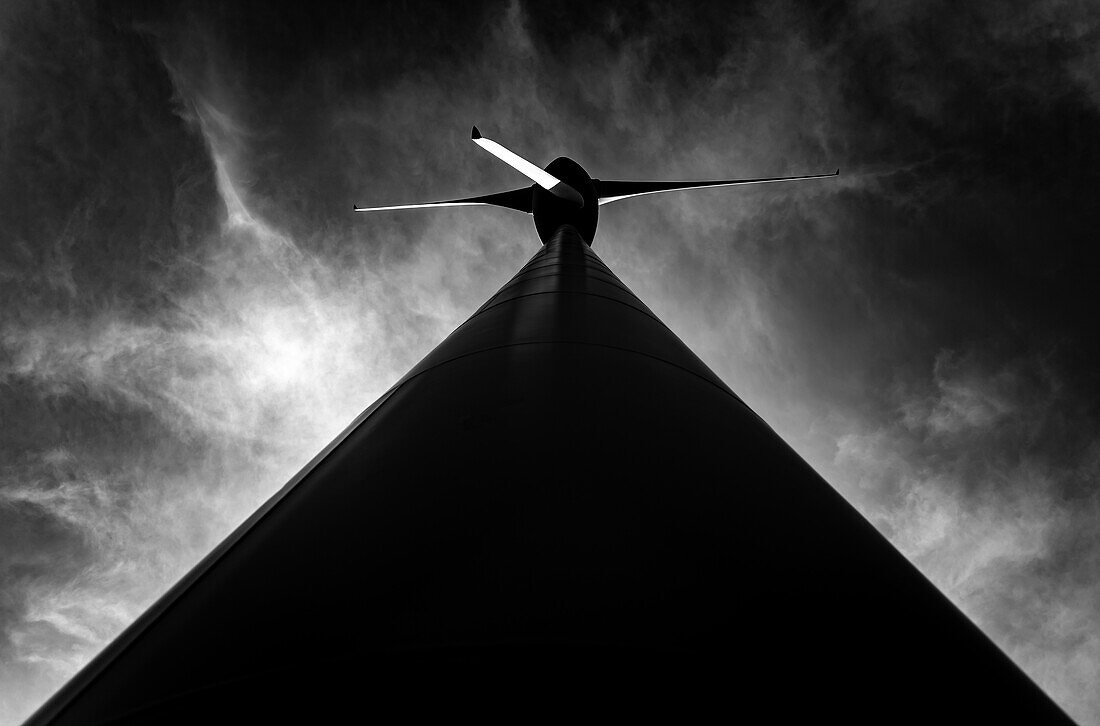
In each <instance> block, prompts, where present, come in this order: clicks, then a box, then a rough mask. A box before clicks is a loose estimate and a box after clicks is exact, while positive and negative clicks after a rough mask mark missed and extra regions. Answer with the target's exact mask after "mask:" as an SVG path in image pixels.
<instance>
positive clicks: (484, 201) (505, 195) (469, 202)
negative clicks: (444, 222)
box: [355, 187, 531, 214]
mask: <svg viewBox="0 0 1100 726" xmlns="http://www.w3.org/2000/svg"><path fill="white" fill-rule="evenodd" d="M479 204H480V205H490V206H494V207H505V208H506V209H515V210H516V211H517V212H526V213H527V214H530V213H531V187H523V188H522V189H513V190H512V191H510V192H499V193H497V194H486V195H483V196H480V197H467V198H466V199H451V200H448V201H445V202H423V203H421V204H395V205H391V206H388V207H360V206H359V205H356V206H355V211H356V212H388V211H390V210H393V209H426V208H428V207H472V206H476V205H479Z"/></svg>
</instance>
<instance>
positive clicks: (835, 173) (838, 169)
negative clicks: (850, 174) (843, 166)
mask: <svg viewBox="0 0 1100 726" xmlns="http://www.w3.org/2000/svg"><path fill="white" fill-rule="evenodd" d="M833 176H840V167H839V166H838V167H837V168H836V171H834V172H833Z"/></svg>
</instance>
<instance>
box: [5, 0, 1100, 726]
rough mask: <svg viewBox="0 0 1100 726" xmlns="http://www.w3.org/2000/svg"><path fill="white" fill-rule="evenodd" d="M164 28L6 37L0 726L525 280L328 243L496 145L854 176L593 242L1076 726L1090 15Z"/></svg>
mask: <svg viewBox="0 0 1100 726" xmlns="http://www.w3.org/2000/svg"><path fill="white" fill-rule="evenodd" d="M181 5H182V4H181ZM368 5H369V7H368ZM174 6H175V3H165V4H164V5H163V6H159V5H156V4H153V5H150V4H149V3H137V2H134V3H129V2H104V3H100V4H92V3H84V2H75V1H73V2H62V1H58V0H50V1H42V2H39V1H37V0H8V1H7V2H4V3H3V4H0V723H3V724H12V723H17V722H19V721H20V719H21V718H23V717H24V716H26V715H27V714H28V713H29V712H30V711H31V710H33V708H35V707H36V706H37V705H38V704H40V703H41V702H42V701H43V700H44V699H45V698H46V697H48V696H49V694H51V693H52V692H53V691H54V690H56V689H57V688H58V687H59V686H60V684H61V683H62V682H64V680H65V679H66V678H68V677H69V676H70V675H72V674H73V673H74V672H75V671H76V670H77V669H78V668H80V666H81V665H82V664H84V663H85V662H86V661H87V660H88V659H89V658H90V657H91V656H92V655H94V654H95V653H96V652H98V651H99V650H100V649H101V648H102V647H103V645H104V644H105V643H106V642H108V641H109V640H110V639H111V638H112V637H113V636H114V635H116V634H117V633H118V632H119V631H120V630H121V629H122V628H123V627H125V626H126V625H127V624H128V623H129V622H131V621H132V620H133V619H134V618H135V617H136V616H137V615H138V614H139V613H140V612H141V611H142V610H143V609H144V608H145V607H146V606H147V605H149V603H150V602H151V601H152V600H153V599H154V598H155V597H157V595H158V594H160V593H162V592H163V591H164V590H165V589H166V588H167V587H168V586H169V585H170V584H171V583H172V582H174V581H175V580H176V579H177V578H178V577H179V576H180V575H181V574H182V573H183V572H184V571H185V570H186V569H187V568H188V567H189V566H191V565H192V564H193V563H195V562H196V561H197V560H198V558H200V557H201V556H202V555H203V554H204V553H205V552H207V551H208V550H209V549H210V548H211V547H212V546H213V545H214V544H215V543H216V542H218V541H219V540H220V539H221V538H222V537H224V536H225V535H226V534H227V533H228V532H229V531H230V530H231V529H232V528H233V527H234V525H235V524H237V523H238V522H240V521H241V520H242V519H243V518H244V517H245V516H247V515H248V514H249V513H250V512H251V511H252V510H253V509H254V508H255V507H256V506H257V505H258V504H259V503H260V502H261V501H263V500H264V499H265V498H266V497H267V496H268V495H270V494H271V493H272V492H274V491H275V489H276V488H278V487H279V486H280V485H281V484H282V483H283V482H285V480H286V479H288V478H289V477H290V476H291V475H292V474H293V473H294V472H295V471H296V470H297V469H298V468H299V467H300V466H301V465H303V464H304V463H305V462H306V461H307V460H308V459H309V458H310V457H311V456H312V455H313V454H314V453H316V451H317V450H319V449H320V448H321V447H322V446H323V445H324V444H325V443H327V441H328V440H329V439H330V438H331V437H332V436H333V435H334V434H335V433H336V432H338V431H339V430H341V429H342V428H343V427H344V425H345V424H347V423H348V422H349V421H350V420H351V419H352V418H354V416H355V415H356V414H358V413H359V412H360V411H361V410H362V409H363V408H365V407H366V406H367V405H368V404H369V403H370V402H371V401H373V400H374V398H376V397H377V396H378V395H379V394H380V393H381V392H382V391H384V390H385V389H386V388H388V387H389V386H390V384H392V383H393V382H394V381H396V380H397V378H399V377H400V376H401V375H402V374H403V373H404V372H405V371H406V370H407V369H408V368H410V367H411V366H412V365H413V364H414V363H415V362H416V361H417V360H419V358H420V357H422V356H423V355H424V354H425V353H427V352H428V351H429V350H430V349H431V348H432V347H433V346H434V345H435V344H436V343H437V342H438V341H439V340H441V339H442V338H443V337H444V336H445V335H446V334H447V333H448V332H450V331H451V330H452V329H453V328H454V327H455V326H456V325H458V324H459V323H460V322H461V321H462V320H464V319H465V317H466V316H468V315H469V314H470V313H472V312H473V310H474V309H475V308H476V307H477V306H478V305H479V304H480V303H481V302H482V301H483V300H484V299H485V298H486V297H488V296H489V294H491V293H492V292H493V291H495V290H496V288H497V287H499V286H500V285H501V284H502V283H503V282H504V281H506V280H507V279H508V278H509V277H510V276H511V275H512V274H513V273H514V272H515V270H516V269H517V268H518V267H519V265H520V264H521V263H522V262H523V261H525V260H526V259H527V258H528V257H530V255H531V254H533V253H534V251H535V250H536V249H537V245H538V244H539V243H538V239H537V237H536V236H535V234H534V230H533V228H532V226H531V222H530V218H529V217H526V216H525V215H521V214H518V213H515V212H511V211H509V210H503V209H492V208H481V209H478V208H475V209H468V208H467V209H451V210H438V211H432V212H407V213H403V214H396V213H394V214H379V215H373V216H369V217H367V216H365V215H353V214H351V213H350V209H351V206H352V204H353V202H359V203H363V204H387V203H401V202H409V201H424V200H432V199H445V198H449V197H454V196H467V195H473V194H480V193H488V192H494V191H500V190H504V189H511V188H515V187H518V186H523V185H524V184H525V183H526V182H525V181H524V180H523V179H522V178H519V177H517V175H516V174H515V172H513V171H511V170H510V169H508V168H507V167H505V166H504V165H502V164H500V163H499V162H498V161H496V160H495V159H493V158H492V157H490V156H489V155H487V154H485V153H484V152H482V151H480V150H479V149H478V148H477V147H476V146H475V145H473V144H471V143H470V141H469V128H470V126H471V124H474V123H477V124H478V125H479V126H480V128H481V129H482V131H483V132H485V133H486V134H487V135H489V136H491V137H493V138H496V139H498V140H499V141H501V142H502V143H505V144H506V145H508V146H510V147H511V148H513V149H515V150H516V151H518V152H519V153H521V154H523V155H524V156H526V157H528V158H530V159H532V160H534V161H536V162H538V163H546V162H548V161H549V160H550V159H552V158H554V157H556V156H559V155H568V156H570V157H572V158H574V159H576V160H577V161H579V162H580V163H581V164H582V165H584V166H585V168H586V169H588V171H589V172H590V173H591V174H592V175H593V176H597V177H602V178H609V179H615V178H618V179H630V178H643V179H644V178H671V179H676V178H715V177H718V178H721V177H731V176H733V177H736V176H771V175H777V174H798V173H814V172H820V171H831V170H832V169H833V168H835V167H837V166H839V167H841V169H842V176H841V177H840V179H839V180H829V181H825V182H806V183H802V184H791V185H771V186H766V187H754V188H742V189H724V190H710V191H702V192H696V193H682V194H667V195H660V196H656V197H648V198H644V199H638V200H632V201H627V202H622V203H619V204H616V205H612V206H609V207H605V208H604V210H602V214H601V217H602V219H601V224H600V231H599V233H598V235H597V238H596V244H595V249H596V250H597V251H598V252H599V254H600V255H601V256H602V257H603V259H604V260H605V261H606V262H607V263H608V264H609V265H610V266H611V268H612V269H614V270H615V271H616V272H617V273H618V275H619V276H620V277H621V278H622V279H623V281H624V282H626V283H627V284H628V285H630V286H631V287H632V288H633V289H634V291H635V292H636V293H637V294H638V295H639V297H641V298H642V300H644V301H645V302H646V303H647V304H648V305H649V306H650V307H651V308H652V309H653V310H654V311H655V312H656V313H657V314H658V315H659V316H661V317H662V319H663V320H664V321H665V322H666V323H668V324H669V326H670V327H671V328H672V329H673V330H675V331H676V332H677V333H679V334H680V336H681V337H682V338H683V339H684V340H685V341H686V342H687V343H688V345H690V346H691V347H692V348H693V349H694V350H695V351H696V352H697V353H698V354H699V355H700V356H701V357H702V358H703V360H704V361H706V362H707V363H708V364H709V365H710V366H711V367H712V368H713V369H715V371H716V372H717V373H718V374H719V375H720V376H721V377H722V378H723V379H724V380H725V381H726V382H727V383H728V384H729V385H730V386H731V387H732V388H733V389H734V390H735V391H736V392H738V393H739V394H740V395H741V396H742V397H743V398H744V399H745V400H746V401H747V402H748V403H749V404H750V405H751V406H752V407H753V408H755V410H756V411H757V412H759V413H760V414H761V415H762V416H763V417H764V419H765V420H767V421H768V422H769V423H770V424H771V425H772V426H773V427H774V428H775V429H776V430H777V431H778V432H779V433H780V434H781V435H782V436H783V437H784V438H785V439H786V440H787V441H788V442H789V443H791V445H792V446H794V447H795V448H796V449H797V450H798V451H799V452H800V453H801V454H802V455H803V456H804V457H805V458H806V459H807V460H808V461H809V462H810V463H811V464H812V465H813V466H814V467H815V468H816V469H817V470H818V471H819V472H820V473H821V474H822V475H823V476H825V478H826V479H827V480H828V481H830V482H831V483H832V484H833V485H834V486H835V487H836V488H837V489H838V490H839V491H840V492H841V493H842V494H844V495H845V496H846V497H847V498H848V499H849V500H850V501H851V502H853V504H855V505H856V506H857V507H858V508H859V509H860V511H862V512H863V513H864V514H865V515H866V516H867V517H868V518H869V519H870V520H871V521H872V522H874V524H875V525H876V526H877V527H878V528H879V529H880V530H881V531H882V532H883V533H884V534H885V535H886V536H887V537H888V538H889V539H890V540H891V541H892V542H893V543H894V544H895V545H896V546H897V547H898V548H899V549H900V550H901V551H902V552H904V553H905V554H906V555H907V556H908V557H910V558H911V559H912V560H913V561H914V562H915V563H916V564H917V566H918V567H920V569H921V570H922V571H923V572H924V573H925V574H927V575H928V576H929V577H930V578H931V579H932V580H933V581H934V582H935V583H936V584H937V585H938V586H939V587H941V588H942V589H943V590H944V591H945V592H946V593H947V594H948V595H949V596H950V597H951V598H952V600H953V601H954V602H955V603H957V604H958V605H959V606H960V607H961V608H962V609H963V611H965V612H966V613H967V614H968V615H969V616H970V617H972V618H973V619H974V620H975V621H976V622H977V623H978V624H979V625H980V626H981V627H982V629H983V630H984V631H985V632H986V633H988V634H989V635H990V637H992V638H993V640H994V641H995V642H997V643H998V644H999V645H1000V646H1001V647H1002V648H1003V649H1004V650H1005V651H1006V652H1007V653H1008V654H1009V655H1010V656H1011V657H1012V658H1013V659H1015V661H1016V662H1017V663H1018V664H1020V666H1021V667H1022V668H1023V669H1024V670H1025V671H1026V672H1027V673H1028V674H1029V675H1030V676H1031V677H1032V678H1033V679H1035V680H1036V681H1037V682H1038V683H1040V684H1041V685H1042V686H1043V687H1044V688H1045V689H1046V690H1047V691H1048V692H1049V693H1050V694H1051V695H1052V696H1053V697H1054V698H1055V700H1057V701H1058V702H1059V703H1060V704H1061V705H1062V706H1063V707H1064V708H1065V709H1066V710H1067V711H1068V712H1069V713H1070V714H1071V715H1072V716H1074V717H1075V718H1076V719H1077V720H1078V721H1079V722H1081V723H1082V724H1100V689H1097V688H1096V684H1097V683H1098V682H1100V396H1098V394H1100V336H1098V332H1100V331H1098V327H1100V326H1097V324H1096V312H1095V310H1096V308H1097V303H1098V300H1097V298H1098V297H1100V295H1097V294H1096V293H1095V292H1094V289H1095V288H1096V276H1097V274H1098V272H1100V265H1098V253H1097V252H1096V251H1095V250H1094V244H1095V240H1096V239H1097V232H1096V229H1097V228H1098V226H1100V204H1098V203H1097V201H1098V191H1100V6H1098V5H1097V4H1096V3H1095V2H1091V1H1090V0H1080V1H1079V2H1074V1H1073V0H1066V1H1065V2H1055V1H1054V0H1047V1H1043V2H1034V3H1030V4H1026V3H1019V4H1012V6H1013V8H1012V9H1011V10H1009V9H1008V7H1007V6H1008V4H1002V3H998V2H992V1H990V2H975V3H966V4H962V5H960V4H959V3H947V2H927V1H926V0H921V1H917V0H913V1H911V2H910V1H904V0H897V1H893V2H874V1H873V0H864V1H862V2H849V3H838V4H829V5H827V6H826V5H824V4H821V3H812V4H806V5H800V4H792V3H787V2H774V1H771V0H769V1H768V2H760V3H757V4H755V5H753V4H750V3H745V4H743V5H738V6H737V9H731V7H729V4H727V3H713V4H707V3H692V4H690V5H689V4H685V3H676V4H674V5H673V4H660V3H653V4H634V3H622V4H619V3H613V2H600V3H588V4H578V5H575V6H565V5H557V4H551V3H533V2H532V3H524V2H518V1H517V2H511V3H492V4H486V5H484V6H482V7H480V8H474V7H473V6H470V5H467V4H462V6H461V8H459V4H457V3H454V4H449V5H448V4H440V5H421V4H414V3H406V2H395V3H391V4H389V5H386V4H384V3H382V4H379V3H370V4H367V3H363V4H360V5H354V6H353V5H350V4H349V5H347V6H334V7H330V8H327V7H325V6H324V4H323V3H320V2H309V3H301V2H299V3H294V4H293V5H292V9H290V10H286V11H283V10H272V9H271V8H272V7H273V5H272V4H271V3H259V2H257V3H238V4H235V5H231V6H230V5H228V4H224V3H209V4H203V3H188V4H186V9H184V8H176V7H174ZM597 443H598V442H597Z"/></svg>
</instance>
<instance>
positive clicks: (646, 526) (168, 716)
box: [34, 227, 1069, 726]
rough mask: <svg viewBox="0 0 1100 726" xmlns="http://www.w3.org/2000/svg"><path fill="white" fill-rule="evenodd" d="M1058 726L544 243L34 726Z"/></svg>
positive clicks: (750, 417)
mask: <svg viewBox="0 0 1100 726" xmlns="http://www.w3.org/2000/svg"><path fill="white" fill-rule="evenodd" d="M395 708H397V709H400V712H401V713H402V714H404V715H407V716H414V715H417V714H435V715H437V716H443V717H448V718H450V717H455V716H457V715H459V714H463V713H465V714H470V715H496V716H504V717H507V718H509V719H510V720H521V719H527V718H528V717H530V716H534V715H540V714H547V713H556V714H558V715H559V716H561V717H568V718H578V717H579V718H585V717H588V718H591V717H602V716H606V715H611V714H614V715H626V714H631V713H645V714H651V713H655V712H657V713H659V712H661V711H665V712H666V713H667V712H668V710H669V709H672V710H673V712H676V713H690V712H695V713H697V714H701V713H713V714H715V715H717V716H719V717H720V718H733V719H740V720H742V721H744V722H745V723H777V722H790V723H813V722H817V721H821V720H823V719H824V720H829V721H837V722H849V723H850V722H857V723H875V724H887V723H902V722H910V723H922V724H930V723H970V724H979V723H1030V724H1038V723H1069V721H1068V719H1066V717H1065V716H1064V715H1063V714H1062V713H1061V711H1059V710H1058V708H1057V707H1056V706H1054V705H1053V704H1052V703H1051V702H1050V701H1049V699H1047V697H1046V696H1045V695H1044V694H1043V693H1042V692H1041V691H1040V690H1039V689H1038V688H1037V687H1036V686H1035V685H1034V684H1033V683H1032V682H1031V681H1029V680H1028V679H1027V678H1026V677H1025V676H1024V675H1023V674H1022V673H1021V672H1020V671H1019V670H1018V669H1017V668H1016V667H1015V666H1014V665H1013V664H1012V663H1011V662H1010V661H1009V660H1008V659H1007V658H1006V657H1005V656H1004V655H1003V654H1002V653H1001V652H1000V651H999V650H998V649H997V648H995V647H994V646H993V645H992V644H991V643H990V642H989V641H988V640H987V639H986V638H985V636H983V635H982V634H981V633H980V632H979V631H978V630H977V628H975V627H974V626H973V625H972V624H971V623H970V622H969V621H968V620H967V619H966V618H965V617H964V616H963V615H961V614H960V613H959V611H958V610H956V609H955V608H954V607H953V606H952V605H951V604H950V603H948V602H947V600H945V599H944V597H943V596H941V595H940V594H939V592H938V591H937V590H936V589H935V588H933V587H932V586H931V585H930V584H929V583H928V581H927V580H925V579H924V578H923V577H922V576H921V575H920V574H919V573H918V572H917V571H916V570H915V569H914V568H913V567H912V566H911V565H910V564H909V563H908V562H907V561H906V560H905V559H904V558H903V557H901V556H900V555H899V554H898V553H897V552H896V551H895V550H894V549H893V547H891V546H890V545H889V544H888V543H887V542H886V541H885V540H884V539H883V538H882V537H881V536H880V535H879V534H878V533H877V532H876V531H875V530H874V529H873V528H872V527H871V526H870V525H869V524H868V523H867V522H866V521H865V520H864V519H863V518H862V517H861V516H860V515H858V514H857V513H856V512H855V510H853V509H852V507H850V506H849V505H848V504H847V503H845V501H844V500H843V499H841V498H840V497H839V496H838V495H837V494H836V493H835V491H834V490H833V489H832V488H831V487H830V486H829V485H828V484H826V483H825V482H824V481H823V480H822V479H821V478H820V477H818V476H817V474H815V473H814V472H813V470H811V469H810V467H809V466H807V465H806V464H805V463H804V462H803V461H802V460H801V459H800V458H799V457H798V456H797V455H796V454H795V453H794V452H793V451H792V450H791V449H790V448H789V447H788V446H787V445H786V444H784V443H783V441H781V440H780V439H779V437H778V436H776V434H775V433H773V432H772V431H771V429H770V428H769V427H768V426H767V425H765V424H764V423H763V422H762V421H761V419H759V418H758V417H757V416H756V415H755V414H754V413H753V412H752V411H751V410H749V408H748V407H746V406H745V404H743V403H742V402H741V400H740V399H739V398H738V397H737V396H736V395H734V393H733V392H732V391H730V389H729V388H727V387H726V386H725V384H723V383H722V381H720V380H718V378H717V377H716V376H715V375H714V374H713V373H712V372H711V371H710V370H709V369H708V368H707V367H706V366H705V365H704V364H703V363H702V362H701V361H700V360H699V359H698V358H697V357H696V356H695V355H694V354H693V353H692V352H691V351H690V350H688V348H687V347H686V346H684V344H683V343H682V342H680V340H679V339H678V338H677V337H676V336H675V335H674V334H673V333H672V332H671V331H670V330H669V329H668V328H667V327H665V325H664V324H663V323H661V321H659V320H658V319H657V318H656V317H654V315H653V313H652V312H650V311H649V309H648V308H647V307H646V306H645V305H643V304H642V303H641V302H640V301H639V300H638V298H636V297H635V296H634V294H633V293H631V292H630V290H628V289H627V288H626V287H625V286H624V285H623V284H622V283H621V282H620V281H619V280H618V278H616V277H615V275H613V274H612V273H611V271H610V270H609V269H608V268H607V267H606V266H605V265H604V264H603V263H602V262H601V261H600V259H599V258H598V257H597V256H596V253H595V252H593V251H592V250H591V249H590V248H589V247H588V246H587V245H586V244H584V242H583V241H582V240H581V239H580V237H579V236H578V235H577V234H576V233H575V232H574V231H573V229H572V228H570V227H563V228H561V229H560V230H559V231H558V233H557V234H556V236H555V237H554V238H553V239H552V240H551V242H550V243H549V244H547V245H546V246H545V247H543V248H542V249H541V250H540V251H539V252H538V254H536V255H535V256H534V257H533V258H532V259H531V261H530V262H529V263H528V264H527V265H526V266H524V267H523V269H522V270H520V272H519V274H517V275H516V276H515V277H514V278H513V279H512V280H511V281H510V282H509V283H508V284H507V285H505V286H504V287H503V288H501V290H500V291H499V292H498V293H497V294H496V295H494V296H493V297H492V298H491V299H490V300H489V301H488V302H487V303H485V305H483V306H482V308H481V309H480V310H478V311H477V312H476V313H475V314H474V315H473V317H471V318H470V319H469V320H468V321H466V322H465V323H464V324H463V325H462V326H460V327H459V328H458V329H457V330H456V331H455V332H454V333H453V334H451V336H450V337H448V338H447V339H446V340H445V341H444V342H443V343H442V344H440V345H439V347H438V348H436V349H435V350H434V351H433V352H432V353H431V354H430V355H428V357H427V358H425V359H424V360H423V361H421V362H420V364H419V365H417V366H416V368H414V369H413V370H412V371H411V372H410V373H409V374H408V375H407V376H405V378H404V379H402V381H401V382H399V383H398V384H397V385H396V386H394V387H393V388H392V389H391V390H390V391H389V392H388V393H387V394H386V395H385V396H383V397H382V398H381V399H380V400H379V401H378V402H377V403H375V404H374V405H373V406H372V407H371V408H370V409H368V410H367V412H365V413H364V414H363V415H362V416H361V417H360V418H359V419H358V420H357V421H356V422H355V424H354V425H353V426H352V427H351V428H350V429H348V431H347V432H346V433H345V435H344V436H343V437H342V438H341V439H339V440H337V442H334V444H333V445H332V446H331V447H330V448H329V449H327V450H326V452H324V453H323V454H322V455H321V456H319V457H318V458H317V459H316V460H315V461H314V462H313V463H312V464H311V465H310V467H307V469H306V470H305V472H303V474H302V475H301V476H300V477H298V478H297V479H296V480H295V481H294V482H292V483H291V484H290V485H288V486H287V487H286V488H285V489H284V490H283V491H282V492H280V494H279V495H277V496H276V497H275V498H274V499H273V500H272V501H271V502H269V503H268V504H267V505H265V507H264V508H263V509H262V510H261V511H260V512H259V513H257V514H256V515H255V516H254V517H253V518H252V519H251V520H249V522H248V523H246V524H245V525H244V526H243V527H242V528H241V529H240V530H239V531H238V532H237V533H235V534H234V535H233V536H232V537H230V539H229V540H227V542H226V543H225V544H223V546H222V547H220V548H219V550H218V551H216V552H215V553H214V554H213V555H211V556H210V557H209V558H208V559H207V560H206V561H204V563H203V564H202V565H200V566H199V568H197V569H196V570H195V571H194V572H192V573H191V574H190V575H189V576H188V577H187V578H186V579H185V580H184V581H183V582H181V583H180V584H179V585H178V586H177V587H176V588H175V589H174V590H173V591H172V592H170V593H169V594H168V595H167V596H166V597H165V598H164V599H163V600H162V601H161V602H160V603H158V605H157V606H155V607H154V608H153V609H152V610H150V612H149V613H147V614H146V615H145V616H143V617H142V619H141V620H140V621H139V622H138V623H137V624H136V625H135V626H134V627H133V628H131V629H130V630H129V631H127V633H126V634H124V635H123V636H122V637H121V638H120V639H119V640H118V641H117V642H116V643H114V644H113V645H112V646H111V647H109V648H108V649H107V651H106V652H105V653H104V654H103V655H102V656H101V657H100V658H99V659H97V660H96V661H94V662H93V663H92V664H91V665H90V666H89V667H88V668H87V669H85V671H83V672H82V673H81V674H80V675H78V676H77V677H76V678H75V679H74V680H73V682H72V683H70V684H69V686H67V687H66V688H65V689H64V690H63V691H62V692H61V693H60V694H58V696H57V697H56V698H55V699H54V700H53V701H51V702H50V703H49V704H47V705H46V706H45V707H44V708H43V710H42V711H40V712H39V714H38V715H37V716H36V719H35V720H34V723H56V724H79V725H80V726H85V725H86V724H93V723H98V722H105V721H111V722H117V723H125V724H129V723H135V724H136V723H150V724H164V723H196V722H211V721H219V720H224V721H232V720H235V719H242V720H260V719H264V720H267V721H268V722H276V721H285V720H289V719H300V720H305V721H319V720H326V719H328V720H334V721H335V720H340V721H341V722H344V721H348V720H357V721H366V720H369V719H372V718H374V717H377V716H389V715H392V713H393V710H394V709H395Z"/></svg>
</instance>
